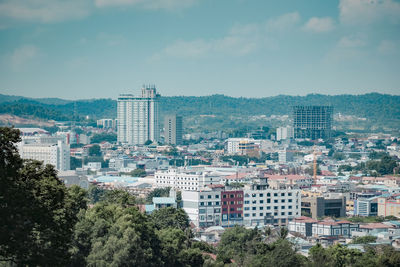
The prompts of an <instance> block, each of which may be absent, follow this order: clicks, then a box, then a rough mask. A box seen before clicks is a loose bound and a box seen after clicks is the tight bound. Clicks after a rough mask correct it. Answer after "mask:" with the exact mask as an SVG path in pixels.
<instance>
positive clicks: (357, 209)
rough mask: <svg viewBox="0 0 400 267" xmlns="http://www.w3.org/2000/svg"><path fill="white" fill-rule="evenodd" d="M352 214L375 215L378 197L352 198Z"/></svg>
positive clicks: (376, 213)
mask: <svg viewBox="0 0 400 267" xmlns="http://www.w3.org/2000/svg"><path fill="white" fill-rule="evenodd" d="M354 215H356V216H363V217H368V216H377V215H378V197H371V198H358V199H355V200H354Z"/></svg>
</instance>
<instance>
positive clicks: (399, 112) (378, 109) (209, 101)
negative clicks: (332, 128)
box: [0, 93, 400, 125]
mask: <svg viewBox="0 0 400 267" xmlns="http://www.w3.org/2000/svg"><path fill="white" fill-rule="evenodd" d="M293 105H332V106H333V107H334V109H335V113H337V112H340V113H342V114H344V115H355V116H357V117H365V118H367V119H368V120H369V121H371V122H373V123H378V124H380V125H383V124H390V125H396V124H397V125H400V96H399V95H387V94H379V93H370V94H364V95H334V96H331V95H320V94H310V95H307V96H287V95H279V96H274V97H265V98H243V97H240V98H235V97H229V96H224V95H211V96H202V97H195V96H172V97H162V98H161V110H162V112H163V113H165V114H167V113H175V112H176V113H179V114H181V115H183V116H196V115H201V114H210V115H211V114H212V115H221V116H228V115H261V114H265V115H273V114H275V115H283V114H290V113H291V106H293ZM36 107H40V112H33V111H34V110H35V108H36ZM74 108H76V113H77V115H79V116H81V117H83V116H86V115H89V116H90V117H91V118H93V119H97V118H106V117H107V118H113V117H115V116H116V101H115V100H112V99H90V100H78V101H71V100H63V99H58V98H42V99H32V98H24V97H18V96H8V95H0V114H4V113H9V114H14V115H18V116H32V114H34V115H36V114H37V116H38V117H39V118H43V119H55V120H57V119H60V118H62V119H68V118H69V119H71V118H72V116H73V114H74Z"/></svg>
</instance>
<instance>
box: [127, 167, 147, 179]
mask: <svg viewBox="0 0 400 267" xmlns="http://www.w3.org/2000/svg"><path fill="white" fill-rule="evenodd" d="M129 174H130V176H132V177H146V175H147V173H146V171H145V170H143V169H135V170H133V171H131V172H130V173H129Z"/></svg>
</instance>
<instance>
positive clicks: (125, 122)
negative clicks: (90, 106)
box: [117, 85, 160, 145]
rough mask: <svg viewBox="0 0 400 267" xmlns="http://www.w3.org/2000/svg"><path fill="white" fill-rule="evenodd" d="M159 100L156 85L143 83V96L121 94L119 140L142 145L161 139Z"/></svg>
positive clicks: (118, 116)
mask: <svg viewBox="0 0 400 267" xmlns="http://www.w3.org/2000/svg"><path fill="white" fill-rule="evenodd" d="M159 100H160V95H159V94H157V90H156V87H155V86H154V85H143V87H142V94H141V96H134V95H131V94H121V95H120V96H119V97H118V104H117V119H118V142H120V143H124V144H129V145H142V144H144V143H145V142H146V141H147V140H150V141H153V142H154V141H159V140H160V127H159Z"/></svg>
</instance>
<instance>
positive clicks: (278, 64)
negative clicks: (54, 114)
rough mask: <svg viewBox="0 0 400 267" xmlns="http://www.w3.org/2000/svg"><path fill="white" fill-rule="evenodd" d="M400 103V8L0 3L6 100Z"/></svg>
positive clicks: (332, 3)
mask: <svg viewBox="0 0 400 267" xmlns="http://www.w3.org/2000/svg"><path fill="white" fill-rule="evenodd" d="M143 84H155V85H156V86H157V89H158V91H159V93H160V94H161V95H168V96H173V95H185V96H203V95H212V94H224V95H229V96H234V97H268V96H275V95H280V94H286V95H306V94H310V93H319V94H329V95H336V94H364V93H369V92H380V93H388V94H396V95H399V94H400V1H399V0H338V1H336V0H319V1H316V0H291V1H290V0H279V1H276V0H274V1H272V0H271V1H270V0H68V1H65V0H1V1H0V93H2V94H11V95H22V96H27V97H59V98H65V99H87V98H113V99H115V98H117V97H118V95H119V94H121V93H133V94H139V92H140V88H141V87H142V85H143Z"/></svg>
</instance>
